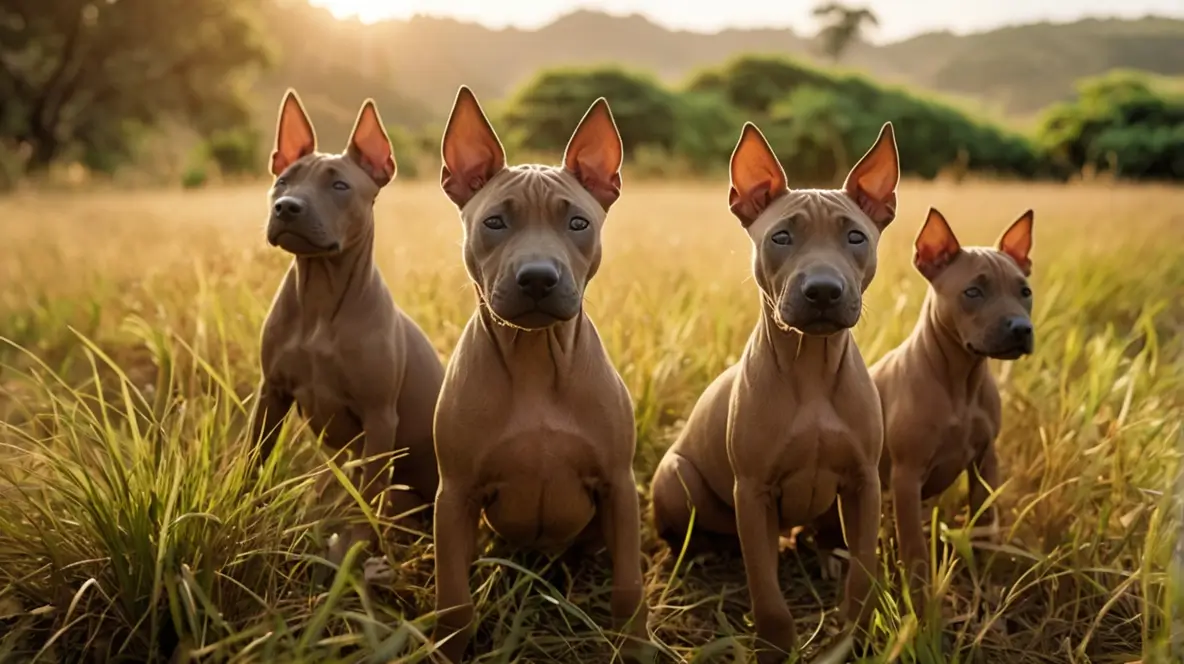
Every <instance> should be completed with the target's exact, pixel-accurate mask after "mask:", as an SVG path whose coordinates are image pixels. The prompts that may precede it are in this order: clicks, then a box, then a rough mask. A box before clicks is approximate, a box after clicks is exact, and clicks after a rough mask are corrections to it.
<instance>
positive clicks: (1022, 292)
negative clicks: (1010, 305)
mask: <svg viewBox="0 0 1184 664" xmlns="http://www.w3.org/2000/svg"><path fill="white" fill-rule="evenodd" d="M1020 295H1022V296H1024V297H1032V289H1031V288H1028V287H1027V286H1024V287H1023V288H1021V289H1020Z"/></svg>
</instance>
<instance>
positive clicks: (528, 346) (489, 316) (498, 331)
mask: <svg viewBox="0 0 1184 664" xmlns="http://www.w3.org/2000/svg"><path fill="white" fill-rule="evenodd" d="M477 316H478V318H479V320H480V322H481V329H482V331H483V332H484V334H485V335H486V336H487V337H488V338H489V340H490V342H491V343H492V344H493V347H494V348H496V349H497V352H498V355H499V357H500V358H501V360H502V366H504V367H505V369H506V371H507V372H508V373H509V374H510V375H511V376H513V375H515V374H516V373H518V372H540V371H551V372H554V376H555V377H556V380H563V379H564V377H569V378H571V379H573V380H578V379H579V377H578V376H574V375H572V374H573V372H572V371H571V366H572V363H573V360H574V358H575V357H576V354H577V351H578V349H579V347H580V341H581V339H582V336H583V335H582V330H583V329H584V325H585V323H586V322H587V316H586V315H585V314H584V309H583V307H581V308H580V313H579V314H578V315H577V316H576V317H575V318H572V319H571V320H567V321H562V322H559V323H555V324H554V325H551V326H549V327H546V328H543V329H540V330H524V329H522V328H517V327H512V326H510V325H507V324H505V323H504V322H502V321H501V320H499V319H497V318H496V317H495V316H494V315H493V312H492V311H491V310H490V308H489V305H488V304H487V303H486V302H485V301H484V299H481V300H480V303H479V305H478V308H477Z"/></svg>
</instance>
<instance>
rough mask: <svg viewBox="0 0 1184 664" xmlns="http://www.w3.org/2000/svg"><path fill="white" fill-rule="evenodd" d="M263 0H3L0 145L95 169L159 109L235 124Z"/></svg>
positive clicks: (254, 61) (46, 161) (259, 57)
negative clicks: (66, 159) (71, 159)
mask: <svg viewBox="0 0 1184 664" xmlns="http://www.w3.org/2000/svg"><path fill="white" fill-rule="evenodd" d="M264 1H265V0H4V1H3V2H2V3H0V149H13V148H14V147H15V148H18V149H20V150H21V151H22V152H23V153H24V154H26V155H27V161H26V164H25V168H26V169H27V170H29V171H36V170H40V169H44V168H46V167H48V166H50V165H51V164H53V163H54V162H56V161H59V160H62V159H65V158H78V159H81V160H83V162H84V163H87V164H88V165H91V166H93V167H97V168H105V167H109V166H110V165H112V164H113V163H115V162H118V161H120V160H122V159H123V158H126V157H128V156H129V155H130V154H131V151H132V149H133V147H134V145H135V138H136V136H137V135H138V134H140V133H141V132H142V131H143V130H144V129H146V128H150V127H153V126H156V125H159V124H160V123H161V122H162V121H163V120H165V119H168V118H172V119H176V120H178V121H181V122H183V123H185V124H186V125H188V126H190V127H192V128H194V129H196V130H197V131H198V132H199V133H202V134H204V135H209V134H212V133H214V132H216V131H218V130H220V129H225V128H226V127H232V126H238V125H242V124H244V123H246V122H247V121H248V118H249V113H248V109H249V107H248V105H247V103H246V100H245V95H244V94H243V92H242V90H243V86H244V77H243V75H244V74H246V73H247V72H249V71H251V70H252V69H254V68H255V67H256V66H257V65H260V64H262V63H264V62H265V61H266V58H267V51H266V49H265V48H264V45H263V43H262V42H261V41H260V39H259V36H260V34H261V32H260V30H259V26H258V20H257V16H258V14H257V11H258V9H259V7H260V4H261V3H262V2H264ZM5 144H7V147H4V146H5Z"/></svg>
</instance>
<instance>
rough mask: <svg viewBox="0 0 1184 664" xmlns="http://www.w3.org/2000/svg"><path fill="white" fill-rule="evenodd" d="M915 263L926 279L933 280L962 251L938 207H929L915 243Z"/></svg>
mask: <svg viewBox="0 0 1184 664" xmlns="http://www.w3.org/2000/svg"><path fill="white" fill-rule="evenodd" d="M914 247H915V249H914V252H913V265H915V266H917V271H918V272H920V273H921V274H922V275H924V276H925V278H926V279H928V280H930V281H933V279H934V278H935V277H937V275H939V274H941V271H942V270H944V269H945V268H946V266H947V265H949V264H950V262H951V261H953V260H954V258H955V257H956V256H957V255H958V252H960V251H962V245H960V244H958V238H956V237H954V231H953V230H952V229H951V228H950V224H949V222H947V221H946V218H945V217H944V216H942V214H941V213H940V212H938V211H937V209H936V208H929V216H928V217H927V218H926V219H925V225H924V226H922V227H921V232H920V233H917V241H916V244H915V245H914Z"/></svg>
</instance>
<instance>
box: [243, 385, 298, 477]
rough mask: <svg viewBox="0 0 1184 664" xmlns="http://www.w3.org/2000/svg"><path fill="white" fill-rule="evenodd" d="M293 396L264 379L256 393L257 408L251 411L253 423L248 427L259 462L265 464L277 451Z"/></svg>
mask: <svg viewBox="0 0 1184 664" xmlns="http://www.w3.org/2000/svg"><path fill="white" fill-rule="evenodd" d="M293 401H294V399H293V397H292V395H290V394H288V393H287V392H285V391H284V390H282V389H280V388H279V387H278V386H276V385H274V384H272V383H270V382H268V380H267V379H266V378H264V379H263V380H262V381H261V382H260V383H259V389H258V391H256V393H255V407H254V408H253V409H251V423H250V425H249V426H248V427H247V430H248V431H250V435H251V445H252V446H258V449H259V461H260V462H261V463H262V462H265V461H267V459H268V457H270V456H271V452H272V450H274V449H275V443H276V439H277V438H279V435H280V427H281V426H282V425H283V423H284V418H285V417H287V416H288V411H289V410H291V409H292V402H293Z"/></svg>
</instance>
